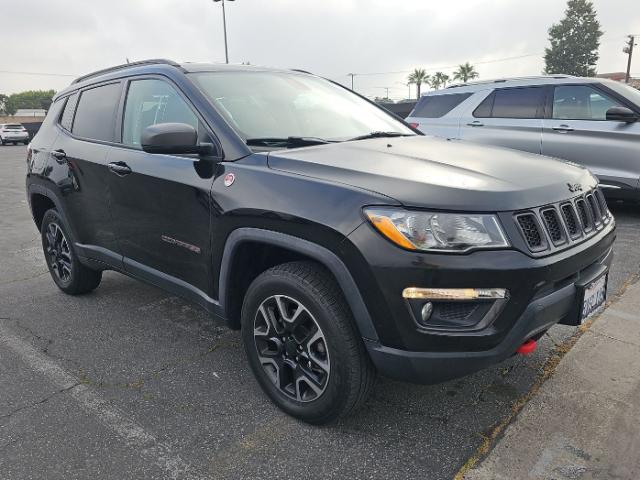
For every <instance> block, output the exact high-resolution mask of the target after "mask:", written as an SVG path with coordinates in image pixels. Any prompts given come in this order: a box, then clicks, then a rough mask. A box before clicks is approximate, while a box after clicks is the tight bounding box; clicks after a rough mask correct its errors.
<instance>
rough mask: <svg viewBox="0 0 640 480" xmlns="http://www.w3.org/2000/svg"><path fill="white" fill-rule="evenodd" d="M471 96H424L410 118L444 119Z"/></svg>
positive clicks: (451, 94) (460, 94)
mask: <svg viewBox="0 0 640 480" xmlns="http://www.w3.org/2000/svg"><path fill="white" fill-rule="evenodd" d="M471 95H472V94H471V93H450V94H446V95H427V96H424V97H422V98H421V99H420V101H419V102H418V104H417V105H416V106H415V108H414V109H413V112H411V115H410V116H411V117H420V118H440V117H443V116H445V115H446V114H447V113H449V112H450V111H451V110H453V109H454V108H456V107H457V106H458V105H460V104H461V103H462V102H464V101H465V100H466V99H467V98H469V97H470V96H471Z"/></svg>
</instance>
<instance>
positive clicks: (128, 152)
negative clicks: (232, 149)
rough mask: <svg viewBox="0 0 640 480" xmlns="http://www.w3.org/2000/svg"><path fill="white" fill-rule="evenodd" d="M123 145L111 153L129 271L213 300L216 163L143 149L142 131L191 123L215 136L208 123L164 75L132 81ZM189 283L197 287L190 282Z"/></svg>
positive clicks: (206, 137)
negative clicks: (159, 125)
mask: <svg viewBox="0 0 640 480" xmlns="http://www.w3.org/2000/svg"><path fill="white" fill-rule="evenodd" d="M127 83H128V85H127V93H126V97H125V99H124V102H123V108H122V122H121V123H122V126H121V131H120V132H119V135H120V140H119V145H118V146H117V147H114V148H113V149H112V151H111V153H110V154H109V159H108V164H109V166H110V168H112V171H111V172H110V173H109V188H110V191H111V192H112V199H113V204H112V212H113V215H114V218H115V220H116V224H117V230H118V234H119V240H120V245H121V248H122V253H123V255H124V259H123V261H124V265H125V269H126V270H127V271H129V272H130V273H132V274H134V275H136V276H138V277H142V278H145V279H146V280H148V281H151V282H152V283H156V284H158V283H163V286H164V287H166V288H169V289H170V290H173V291H176V292H177V293H181V294H185V295H186V296H188V297H190V298H192V299H193V300H195V301H201V300H203V299H204V300H205V302H209V301H210V299H209V298H207V297H206V293H205V292H209V291H210V284H209V281H210V278H211V268H212V266H211V252H210V238H211V237H210V230H209V222H210V218H211V209H212V205H211V201H210V190H211V185H212V183H213V173H214V170H215V169H216V167H217V164H216V163H215V162H214V161H212V160H211V159H206V160H203V159H201V158H199V157H198V156H195V155H160V154H150V153H146V152H144V151H143V150H142V148H141V145H140V137H141V134H142V131H143V130H144V129H145V128H146V127H148V126H150V125H154V124H157V123H171V122H177V123H187V124H189V125H192V126H193V127H195V128H196V129H197V130H198V132H199V135H198V140H199V141H201V142H211V141H212V137H211V136H210V134H209V133H208V131H207V130H206V128H205V125H204V122H203V121H202V119H201V117H199V115H198V114H197V112H196V111H195V109H194V108H193V107H192V105H191V104H190V102H189V101H188V100H187V98H186V97H185V96H184V95H183V94H182V93H181V91H180V90H179V89H178V87H177V86H176V85H174V84H173V83H171V82H169V80H167V79H165V78H163V77H155V76H146V77H137V78H134V79H131V80H129V81H128V82H127ZM192 287H195V289H194V288H192Z"/></svg>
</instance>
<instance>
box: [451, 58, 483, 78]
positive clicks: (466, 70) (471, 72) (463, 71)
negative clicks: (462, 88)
mask: <svg viewBox="0 0 640 480" xmlns="http://www.w3.org/2000/svg"><path fill="white" fill-rule="evenodd" d="M479 75H480V74H479V73H478V72H476V69H475V68H474V67H473V65H471V64H470V63H469V62H467V63H465V64H463V65H458V70H456V71H455V72H453V79H454V80H462V83H467V82H468V81H469V80H473V79H474V78H478V76H479Z"/></svg>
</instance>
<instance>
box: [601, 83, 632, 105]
mask: <svg viewBox="0 0 640 480" xmlns="http://www.w3.org/2000/svg"><path fill="white" fill-rule="evenodd" d="M606 85H607V87H609V88H610V89H611V90H613V91H615V92H616V93H619V94H620V95H622V96H623V97H625V98H627V99H629V100H630V101H631V102H633V103H634V104H635V106H636V107H638V108H640V90H636V89H635V88H633V87H630V86H629V85H626V84H624V83H620V82H607V83H606Z"/></svg>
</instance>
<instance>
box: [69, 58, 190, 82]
mask: <svg viewBox="0 0 640 480" xmlns="http://www.w3.org/2000/svg"><path fill="white" fill-rule="evenodd" d="M140 65H171V66H172V67H179V66H180V64H179V63H176V62H174V61H173V60H167V59H164V58H152V59H150V60H140V61H137V62H131V63H123V64H122V65H116V66H115V67H109V68H103V69H102V70H96V71H95V72H92V73H88V74H86V75H82V76H81V77H78V78H76V79H75V80H74V81H73V82H71V84H72V85H73V84H75V83H80V82H83V81H84V80H88V79H90V78H92V77H97V76H99V75H104V74H105V73H110V72H115V71H117V70H122V69H124V68H129V67H138V66H140Z"/></svg>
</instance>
